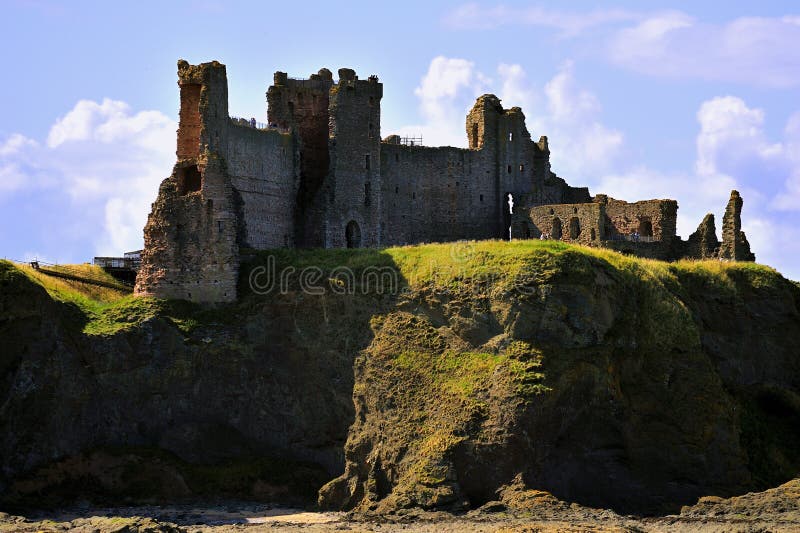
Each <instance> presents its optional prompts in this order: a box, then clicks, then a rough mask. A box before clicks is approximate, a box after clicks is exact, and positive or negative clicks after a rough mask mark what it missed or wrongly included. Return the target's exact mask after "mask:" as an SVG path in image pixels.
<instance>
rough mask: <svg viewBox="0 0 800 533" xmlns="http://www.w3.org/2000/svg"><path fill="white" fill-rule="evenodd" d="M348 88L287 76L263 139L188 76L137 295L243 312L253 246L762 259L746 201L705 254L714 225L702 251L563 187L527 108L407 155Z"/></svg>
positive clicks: (620, 208)
mask: <svg viewBox="0 0 800 533" xmlns="http://www.w3.org/2000/svg"><path fill="white" fill-rule="evenodd" d="M337 74H338V77H339V78H338V80H336V81H335V80H334V79H333V74H332V73H331V71H330V70H328V69H326V68H322V69H320V70H319V71H318V72H317V73H316V74H311V75H310V76H309V77H308V78H307V79H295V78H290V77H289V76H288V75H287V74H286V73H285V72H276V73H275V74H274V76H273V84H272V85H271V86H270V87H269V88H268V89H267V92H266V99H267V125H266V127H254V126H255V124H252V123H248V121H247V120H242V119H237V120H232V119H231V117H230V116H229V113H228V82H227V73H226V69H225V65H223V64H221V63H219V62H217V61H212V62H208V63H202V64H200V65H190V64H189V63H188V62H186V61H183V60H181V61H179V62H178V87H179V91H180V120H179V127H178V132H177V149H176V158H177V160H176V163H175V166H174V167H173V171H172V174H171V175H170V176H169V177H168V178H167V179H165V180H164V182H163V183H162V184H161V187H160V188H159V192H158V197H157V199H156V201H155V203H154V204H153V208H152V212H151V214H150V217H149V218H148V222H147V225H146V226H145V248H144V251H143V253H142V268H141V270H140V272H139V275H138V277H137V284H136V293H137V294H142V295H154V296H159V297H166V298H185V299H189V300H195V301H210V302H219V301H230V300H233V299H235V298H236V284H237V281H238V271H239V260H240V259H239V257H240V256H239V253H240V250H241V249H244V248H247V249H257V250H263V249H269V248H280V247H318V248H337V247H341V248H344V247H364V246H368V247H380V246H389V245H397V244H412V243H419V242H436V241H438V242H447V241H456V240H462V239H498V238H508V237H509V232H510V233H511V235H512V236H513V237H515V238H540V237H541V236H542V235H543V234H544V235H550V236H551V237H552V238H555V237H556V236H557V238H559V239H562V240H565V241H573V242H579V243H583V244H587V245H590V246H610V247H615V248H618V249H621V250H623V251H630V252H631V253H637V254H640V255H648V256H651V257H658V258H662V259H670V258H675V257H680V256H682V255H687V254H690V255H691V254H694V256H709V255H713V254H720V253H721V254H723V255H724V256H725V257H730V258H733V259H742V258H749V257H750V256H751V255H752V254H750V252H749V245H748V244H747V241H746V239H745V238H744V234H743V233H742V232H741V223H740V221H739V218H738V217H739V212H740V210H741V199H740V198H739V196H738V193H737V194H736V198H733V197H732V200H731V202H732V207H729V211H730V213H728V212H726V218H725V222H724V231H723V244H722V245H721V248H720V249H721V250H722V252H720V251H719V250H716V249H714V250H710V249H709V247H710V246H712V245H713V243H711V241H710V238H708V237H707V234H708V233H709V226H708V224H709V221H708V220H706V221H704V224H705V225H701V228H699V229H698V234H697V235H699V234H700V233H699V232H701V230H702V234H703V235H704V236H706V237H703V239H700V238H699V237H697V238H695V239H694V240H692V239H690V242H689V243H683V241H681V240H680V239H679V238H678V237H676V236H675V219H676V216H677V215H676V213H677V203H676V202H674V200H653V201H646V202H637V203H632V204H627V203H625V202H620V201H617V200H613V199H610V198H607V197H603V196H602V195H598V196H596V197H595V198H594V199H593V198H592V197H591V196H590V194H589V190H588V189H587V188H585V187H572V186H570V185H568V184H567V182H566V181H565V180H563V179H562V178H560V177H558V176H557V175H556V174H555V173H553V172H552V170H551V168H550V148H549V144H548V138H547V137H546V136H541V137H539V140H538V141H536V142H534V141H533V140H532V137H531V134H530V132H529V131H528V129H527V126H526V124H525V114H524V113H523V111H522V109H521V108H519V107H511V108H510V109H504V108H503V106H502V103H501V101H500V99H499V98H497V96H495V95H492V94H484V95H482V96H480V97H478V98H477V100H476V102H475V105H474V106H473V107H472V109H471V110H470V112H469V113H468V114H467V116H466V119H465V129H466V137H467V140H468V148H467V149H464V148H456V147H450V146H441V147H428V146H408V145H405V144H402V143H401V142H400V139H399V137H397V136H391V135H390V136H388V137H387V138H386V139H385V140H383V141H382V140H381V123H380V118H381V99H382V98H383V84H382V83H380V81H379V80H378V77H377V76H374V75H371V76H369V77H368V78H367V79H359V77H358V76H357V75H356V72H355V71H354V70H352V69H349V68H341V69H339V70H338V72H337ZM509 199H512V200H513V204H514V211H513V213H512V212H511V210H510V209H509ZM710 224H711V225H712V226H713V218H712V219H711V221H710ZM631 235H634V236H641V237H643V238H637V239H636V240H635V241H634V242H631V241H630V239H628V238H627V237H629V236H631ZM699 239H700V240H699ZM701 240H702V243H703V244H702V246H701V245H699V244H696V243H697V242H700V241H701ZM620 243H622V244H620Z"/></svg>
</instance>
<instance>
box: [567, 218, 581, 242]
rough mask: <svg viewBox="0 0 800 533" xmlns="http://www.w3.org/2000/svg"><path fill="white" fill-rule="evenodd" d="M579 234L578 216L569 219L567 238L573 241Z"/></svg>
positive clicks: (579, 223)
mask: <svg viewBox="0 0 800 533" xmlns="http://www.w3.org/2000/svg"><path fill="white" fill-rule="evenodd" d="M580 234H581V222H580V220H578V217H572V218H571V219H569V238H570V240H572V241H574V240H575V239H577V238H578V236H579V235H580Z"/></svg>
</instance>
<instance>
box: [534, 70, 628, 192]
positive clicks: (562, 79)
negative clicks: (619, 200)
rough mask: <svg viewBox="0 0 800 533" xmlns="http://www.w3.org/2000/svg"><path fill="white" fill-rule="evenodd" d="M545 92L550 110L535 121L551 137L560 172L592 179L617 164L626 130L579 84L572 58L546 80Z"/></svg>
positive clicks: (553, 162) (553, 158)
mask: <svg viewBox="0 0 800 533" xmlns="http://www.w3.org/2000/svg"><path fill="white" fill-rule="evenodd" d="M544 95H545V99H546V103H547V108H546V109H547V113H546V114H544V115H539V116H535V115H534V116H533V117H532V123H533V124H534V125H535V126H536V129H537V130H538V131H541V132H542V133H543V134H546V135H548V138H549V139H550V141H551V142H550V147H551V151H552V152H553V153H552V156H551V163H552V165H553V168H554V169H556V172H558V173H559V174H562V175H565V176H574V177H575V178H578V179H581V180H590V179H592V178H593V177H595V176H597V175H598V173H601V172H606V171H608V170H609V169H611V168H613V167H614V165H615V164H616V163H617V162H618V158H619V155H620V151H621V148H622V145H623V142H624V137H623V134H622V132H620V131H619V130H616V129H614V128H611V127H608V126H606V125H605V124H603V122H602V121H601V120H600V119H601V114H602V107H601V105H600V102H599V101H598V100H597V97H596V96H595V95H594V94H593V93H591V92H590V91H588V90H586V89H582V88H581V87H580V86H579V85H578V83H577V81H576V78H575V69H574V64H573V63H572V62H571V61H568V62H566V63H564V64H563V65H562V66H561V68H560V69H559V71H558V73H556V75H555V76H554V77H553V78H552V79H551V80H550V81H549V82H547V84H545V86H544ZM573 179H574V178H573Z"/></svg>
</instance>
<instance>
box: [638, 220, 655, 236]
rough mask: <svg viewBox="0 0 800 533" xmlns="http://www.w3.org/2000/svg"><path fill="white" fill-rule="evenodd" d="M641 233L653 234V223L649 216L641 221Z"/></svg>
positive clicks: (644, 234) (643, 234) (645, 234)
mask: <svg viewBox="0 0 800 533" xmlns="http://www.w3.org/2000/svg"><path fill="white" fill-rule="evenodd" d="M639 235H640V236H641V237H652V236H653V223H652V222H650V219H649V218H643V219H641V220H640V221H639Z"/></svg>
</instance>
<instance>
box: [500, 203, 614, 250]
mask: <svg viewBox="0 0 800 533" xmlns="http://www.w3.org/2000/svg"><path fill="white" fill-rule="evenodd" d="M603 219H604V211H603V205H602V204H598V203H586V204H558V205H545V206H538V207H532V208H530V209H519V211H517V210H515V215H514V224H513V225H512V231H511V236H512V237H513V238H515V239H538V238H539V237H540V236H541V235H542V234H545V235H547V236H548V238H550V239H555V240H562V241H567V242H575V243H580V244H585V245H588V246H597V245H598V244H599V242H600V241H602V240H603V239H604V236H605V235H604V225H603Z"/></svg>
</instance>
